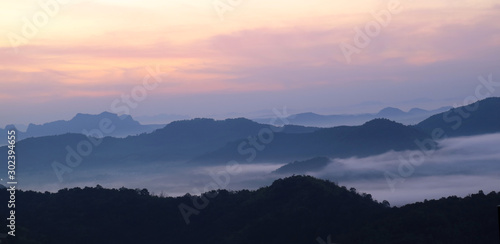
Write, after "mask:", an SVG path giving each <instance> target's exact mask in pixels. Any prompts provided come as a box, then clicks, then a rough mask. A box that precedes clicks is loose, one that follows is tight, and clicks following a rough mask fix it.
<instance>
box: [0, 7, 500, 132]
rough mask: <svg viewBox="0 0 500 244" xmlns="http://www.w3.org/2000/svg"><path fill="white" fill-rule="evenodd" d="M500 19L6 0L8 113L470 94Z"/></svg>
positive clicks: (461, 10) (266, 107)
mask: <svg viewBox="0 0 500 244" xmlns="http://www.w3.org/2000/svg"><path fill="white" fill-rule="evenodd" d="M499 20H500V3H498V1H495V0H477V1H470V0H441V1H430V0H421V1H411V0H407V1H404V0H401V1H395V0H386V1H380V0H364V1H332V0H309V1H298V0H286V1H285V0H275V1H266V0H192V1H183V0H141V1H139V0H40V1H35V0H17V1H1V2H0V86H1V87H2V89H0V126H5V125H6V124H11V123H23V124H28V123H44V122H49V121H54V120H59V119H70V118H72V117H73V116H74V115H75V114H76V113H92V114H97V113H100V112H103V111H110V112H116V113H128V114H131V115H133V116H144V115H155V114H182V115H189V116H191V117H217V116H219V117H220V116H224V115H228V114H238V115H245V114H256V111H272V109H273V108H282V107H287V108H290V109H293V111H297V112H301V111H302V112H305V111H312V112H317V113H323V114H328V113H361V112H376V110H378V109H381V108H383V107H386V106H393V107H399V108H401V109H404V110H408V109H410V108H412V107H421V108H426V109H433V108H437V107H441V106H455V105H462V103H464V99H466V98H467V97H469V96H471V95H474V94H475V91H476V88H477V87H478V85H479V84H481V83H480V80H479V79H478V77H479V76H483V77H488V75H490V74H491V75H492V79H493V80H495V79H499V78H498V77H500V72H499V71H500V69H499V68H500V57H499V55H498V54H499V53H500V21H499ZM498 90H500V89H496V90H495V89H493V90H491V91H489V93H490V94H489V95H491V96H500V91H498ZM126 98H128V100H127V99H126Z"/></svg>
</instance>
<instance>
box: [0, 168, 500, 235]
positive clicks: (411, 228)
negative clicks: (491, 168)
mask: <svg viewBox="0 0 500 244" xmlns="http://www.w3.org/2000/svg"><path fill="white" fill-rule="evenodd" d="M16 196H18V198H19V199H21V200H22V201H21V200H20V201H16V210H18V211H16V214H17V215H16V231H17V232H16V236H19V237H22V240H23V242H22V243H35V244H66V243H72V244H87V243H121V244H129V243H130V244H135V243H218V244H234V243H243V244H247V243H248V244H250V243H261V244H275V243H328V244H330V243H389V244H396V243H455V244H462V243H463V244H470V243H497V242H498V229H497V228H498V227H497V226H498V223H497V219H496V218H497V213H496V205H497V204H498V202H499V201H500V193H496V192H491V193H489V194H487V195H486V194H484V193H483V192H481V191H480V192H479V193H477V194H472V195H469V196H467V197H465V198H458V197H453V196H452V197H448V198H441V199H439V200H430V201H427V200H425V201H424V202H419V203H414V204H408V205H405V206H403V207H392V208H391V207H390V205H389V203H388V202H387V201H383V202H382V203H380V202H377V201H375V200H373V199H372V196H371V195H370V194H366V193H358V192H357V191H356V189H354V188H351V189H349V190H348V189H347V188H346V187H345V186H339V185H337V184H335V183H332V182H330V181H325V180H319V179H315V178H313V177H310V176H294V177H289V178H285V179H279V180H276V181H274V182H273V183H272V184H271V185H270V186H267V187H262V188H260V189H258V190H255V191H248V190H241V191H232V192H229V191H227V190H217V191H211V192H207V193H205V194H203V195H202V196H191V195H189V194H186V195H185V196H182V197H158V196H152V195H150V193H149V192H148V190H147V189H142V190H141V189H136V190H132V189H126V188H120V189H104V188H103V187H101V186H99V185H98V186H96V187H92V188H91V187H85V188H83V189H81V188H73V189H62V190H59V191H58V192H57V193H49V192H45V193H39V192H34V191H18V192H17V193H16ZM0 197H1V198H2V199H8V197H9V193H8V192H7V191H6V190H0ZM8 210H9V209H8V208H7V204H1V205H0V211H1V212H4V213H8ZM181 211H182V212H181ZM183 213H184V215H183ZM186 220H187V221H188V222H186ZM186 223H189V224H186ZM0 228H2V229H0V232H4V233H5V232H6V231H5V230H6V226H5V225H4V226H2V227H0ZM20 239H21V238H20Z"/></svg>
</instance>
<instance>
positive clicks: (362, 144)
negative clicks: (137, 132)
mask: <svg viewBox="0 0 500 244" xmlns="http://www.w3.org/2000/svg"><path fill="white" fill-rule="evenodd" d="M427 138H429V135H428V134H427V133H425V132H423V131H421V130H419V129H417V128H414V127H411V126H405V125H402V124H399V123H396V122H393V121H390V120H387V119H376V120H372V121H370V122H367V123H365V124H364V125H361V126H339V127H334V128H326V129H320V130H317V131H315V132H312V133H302V134H286V133H275V134H274V136H273V140H272V142H270V143H269V144H265V143H262V142H260V141H258V142H257V143H260V144H258V145H256V146H255V145H254V144H255V143H252V142H250V141H249V140H238V141H236V142H233V143H228V144H227V145H226V146H225V147H224V148H221V149H219V150H217V151H214V152H212V153H208V154H206V155H203V156H201V157H198V158H196V159H194V160H193V162H198V163H208V162H211V163H223V162H224V163H225V162H227V161H228V160H236V161H239V162H244V161H247V162H251V161H263V162H265V161H269V160H305V159H308V158H312V157H316V156H327V157H332V158H335V157H337V158H346V157H354V156H357V157H364V156H369V155H377V154H381V153H384V152H387V151H391V150H394V151H401V150H410V149H416V148H417V144H416V143H415V140H424V139H427Z"/></svg>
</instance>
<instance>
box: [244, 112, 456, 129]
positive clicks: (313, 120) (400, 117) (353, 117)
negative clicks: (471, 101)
mask: <svg viewBox="0 0 500 244" xmlns="http://www.w3.org/2000/svg"><path fill="white" fill-rule="evenodd" d="M450 108H451V107H442V108H438V109H435V110H424V109H420V108H412V109H410V110H409V111H408V112H404V111H402V110H400V109H398V108H392V107H387V108H384V109H382V110H380V111H379V112H378V113H366V114H338V115H320V114H316V113H311V112H309V113H299V114H294V115H291V116H288V117H287V118H286V119H287V120H288V122H289V124H294V125H303V126H314V127H334V126H341V125H351V126H352V125H362V124H364V123H366V122H367V121H370V120H373V119H377V118H385V119H390V120H394V121H396V122H399V123H402V124H406V125H410V124H416V123H418V122H420V121H422V120H424V119H426V118H428V117H430V116H432V115H434V114H437V113H441V112H444V111H447V110H449V109H450ZM254 121H257V122H259V123H268V122H269V121H270V119H269V118H256V119H254Z"/></svg>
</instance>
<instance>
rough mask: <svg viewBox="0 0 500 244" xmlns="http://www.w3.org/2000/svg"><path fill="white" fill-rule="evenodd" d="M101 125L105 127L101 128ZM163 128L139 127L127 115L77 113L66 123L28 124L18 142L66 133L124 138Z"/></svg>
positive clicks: (63, 121) (138, 124)
mask: <svg viewBox="0 0 500 244" xmlns="http://www.w3.org/2000/svg"><path fill="white" fill-rule="evenodd" d="M103 125H104V126H105V127H102V126H103ZM164 126H165V125H141V124H140V123H139V122H137V121H135V120H134V119H132V117H130V116H129V115H122V116H118V115H116V114H113V113H109V112H103V113H101V114H97V115H91V114H81V113H79V114H77V115H76V116H75V117H73V118H72V119H71V120H68V121H65V120H58V121H54V122H50V123H45V124H43V125H35V124H29V125H28V128H27V129H26V132H24V133H23V132H19V133H18V134H19V137H18V140H22V139H25V138H29V137H41V136H52V135H62V134H66V133H78V134H88V133H90V134H92V135H93V136H100V137H104V136H114V137H125V136H129V135H137V134H141V133H150V132H152V131H154V130H156V129H158V128H161V127H164ZM108 127H109V130H108ZM101 128H106V129H101ZM93 131H99V134H95V133H92V132H93Z"/></svg>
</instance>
